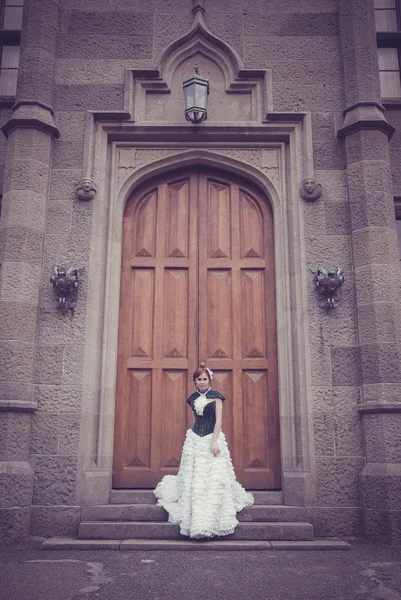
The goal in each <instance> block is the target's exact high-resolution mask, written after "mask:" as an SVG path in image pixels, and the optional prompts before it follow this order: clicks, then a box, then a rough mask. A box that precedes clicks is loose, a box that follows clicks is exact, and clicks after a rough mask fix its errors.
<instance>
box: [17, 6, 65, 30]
mask: <svg viewBox="0 0 401 600" xmlns="http://www.w3.org/2000/svg"><path fill="white" fill-rule="evenodd" d="M57 16H58V5H57V3H56V2H53V0H40V2H39V3H37V4H36V3H35V2H32V3H29V4H28V6H27V8H26V9H25V10H24V15H23V21H22V25H23V26H24V25H25V24H26V23H39V24H48V25H51V26H53V27H57Z"/></svg>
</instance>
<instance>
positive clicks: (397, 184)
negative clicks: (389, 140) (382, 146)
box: [390, 148, 401, 196]
mask: <svg viewBox="0 0 401 600" xmlns="http://www.w3.org/2000/svg"><path fill="white" fill-rule="evenodd" d="M390 162H391V174H392V181H393V188H394V195H395V196H401V175H400V169H399V165H400V162H401V148H390Z"/></svg>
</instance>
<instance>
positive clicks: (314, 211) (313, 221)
mask: <svg viewBox="0 0 401 600" xmlns="http://www.w3.org/2000/svg"><path fill="white" fill-rule="evenodd" d="M303 216H304V231H305V233H306V234H307V235H310V236H313V235H314V234H315V233H316V231H324V228H325V219H324V217H325V214H324V205H323V202H322V201H321V200H320V199H319V200H317V201H316V202H308V203H306V202H305V203H304V205H303Z"/></svg>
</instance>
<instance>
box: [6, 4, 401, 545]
mask: <svg viewBox="0 0 401 600" xmlns="http://www.w3.org/2000/svg"><path fill="white" fill-rule="evenodd" d="M351 4H352V5H354V4H355V6H356V5H357V4H358V3H357V2H356V1H355V2H354V0H352V2H350V5H351ZM341 7H343V8H341ZM205 8H206V13H205V15H204V18H205V23H206V25H207V26H208V27H209V29H210V31H211V32H212V33H213V34H214V35H216V36H219V37H221V38H222V39H223V40H225V41H226V42H228V43H229V44H231V45H232V47H233V48H234V50H235V51H236V52H237V53H238V55H239V56H240V57H241V59H242V60H243V63H244V65H245V68H246V69H271V70H272V82H273V110H274V112H285V113H292V112H296V113H302V112H310V113H311V122H312V143H313V164H314V170H315V177H316V179H317V181H318V182H320V183H321V184H322V186H323V194H322V196H321V198H320V199H319V200H317V201H316V202H314V203H309V204H308V203H305V204H304V209H303V214H304V222H305V229H304V240H303V244H304V247H305V261H304V268H305V278H306V280H307V285H308V287H309V289H310V294H309V298H308V307H307V314H308V319H309V324H310V328H309V342H310V348H311V356H310V374H309V376H310V381H311V389H310V400H311V404H312V406H313V421H314V447H315V456H314V457H313V461H312V470H313V471H315V474H316V505H315V506H311V510H312V514H313V516H314V518H315V520H316V526H317V528H316V531H317V534H318V535H342V536H359V535H362V534H363V532H364V529H363V520H362V515H363V513H362V498H361V485H360V473H361V469H362V467H363V465H364V463H365V461H366V453H365V442H364V436H363V432H362V419H361V416H360V414H359V413H358V410H357V409H358V406H359V405H360V403H361V387H360V386H361V385H362V384H364V383H366V382H368V381H367V379H366V377H365V379H364V378H363V377H364V375H363V373H364V372H365V373H366V369H367V368H368V367H366V364H368V363H367V362H366V360H365V363H364V362H363V360H362V359H361V352H360V345H361V343H362V342H366V340H367V338H366V336H368V335H369V320H367V318H366V317H364V311H365V312H366V311H367V314H371V313H370V312H369V311H370V308H369V306H364V305H363V303H361V302H359V305H358V302H357V293H358V289H357V287H358V286H357V282H356V281H355V264H354V257H355V252H356V249H357V245H358V244H359V246H358V247H359V248H361V250H360V253H361V255H364V252H365V248H366V252H368V251H369V252H371V253H373V254H374V253H375V252H379V250H377V247H376V246H374V244H373V242H372V244H373V245H371V246H369V244H368V243H367V242H366V244H365V243H364V240H363V239H362V238H361V239H360V241H358V240H357V239H356V237H355V236H357V235H358V234H356V233H355V232H356V230H357V229H358V226H356V225H355V223H356V219H357V217H356V216H355V215H356V214H357V209H356V208H355V206H356V203H355V201H354V202H353V198H355V197H356V196H355V195H357V192H356V191H355V187H354V188H350V187H349V183H348V184H347V176H348V182H349V180H350V169H351V171H352V169H354V167H350V165H351V164H354V165H355V163H357V162H358V156H356V154H355V153H357V152H358V151H357V150H355V148H356V149H357V148H358V147H361V146H363V147H364V148H365V150H364V152H366V153H367V156H368V160H371V159H373V160H375V157H374V156H373V157H372V155H371V154H369V148H373V147H374V146H375V145H376V144H377V143H379V142H380V144H382V146H380V144H379V146H380V147H381V148H382V147H383V146H385V145H386V143H387V142H386V138H385V136H384V135H383V133H380V134H379V136H378V135H377V132H374V131H373V132H369V134H372V135H370V138H369V136H368V137H366V136H365V137H364V138H363V139H357V140H356V141H355V142H354V143H353V144H352V143H350V142H349V141H348V142H347V143H348V146H347V147H346V142H345V141H344V139H339V138H338V137H337V134H338V132H339V130H340V129H341V128H342V127H343V111H344V109H345V108H346V107H347V106H350V105H352V104H354V103H355V102H358V101H359V100H361V99H363V100H366V99H368V100H372V101H376V100H377V99H378V98H377V94H378V92H377V86H378V75H377V69H376V71H375V70H374V66H372V65H373V62H372V61H373V58H372V57H373V54H375V52H376V51H375V38H374V29H372V23H373V21H372V17H373V5H372V3H371V2H370V0H369V2H366V3H365V4H364V8H363V10H362V13H361V14H363V15H365V16H366V18H364V19H361V23H360V24H359V26H360V28H361V30H362V29H363V31H364V32H365V33H364V38H363V39H364V42H363V44H366V46H367V47H366V48H365V47H363V44H362V45H361V44H360V43H359V41H358V40H359V39H360V37H359V35H360V34H359V30H358V26H357V22H356V21H355V20H354V21H353V20H352V18H348V17H347V16H344V2H337V0H288V1H286V2H283V1H282V0H251V1H249V0H206V2H205ZM191 9H192V6H191V2H190V0H148V1H147V2H143V1H142V0H63V1H61V0H60V2H58V1H56V0H54V1H51V0H46V1H45V2H40V1H39V0H26V5H25V9H24V10H25V13H24V14H25V18H24V28H23V31H22V43H21V50H22V58H21V68H20V75H19V94H18V98H17V100H18V99H20V100H27V99H28V100H35V101H40V102H41V103H42V104H43V105H46V106H47V105H49V106H50V107H51V109H52V110H53V111H54V116H53V117H52V119H53V120H52V124H53V126H54V127H55V129H56V130H57V131H58V134H59V135H58V137H57V135H54V136H52V138H53V139H52V140H51V160H50V161H49V165H48V166H49V175H48V183H47V184H46V188H45V189H44V190H43V193H44V195H45V198H44V199H43V201H42V202H41V209H42V210H43V215H44V221H43V227H42V230H41V236H42V237H41V244H43V245H42V246H41V249H40V252H39V254H38V256H37V265H38V267H39V276H40V282H39V283H38V284H37V288H35V289H34V290H33V291H32V294H31V296H32V297H35V295H36V296H37V308H36V309H35V313H34V316H33V318H34V319H37V321H35V326H34V328H33V330H32V335H31V338H30V340H29V343H31V344H34V345H35V352H34V357H35V358H34V360H33V359H32V360H33V365H32V366H31V371H32V378H31V380H30V381H29V384H30V385H31V384H33V387H32V390H31V388H29V390H30V391H29V394H28V395H29V398H28V400H29V401H31V402H32V403H33V405H34V406H35V407H36V406H37V408H35V411H34V414H33V415H32V417H31V416H29V417H28V416H26V417H24V419H25V420H28V418H29V420H30V421H31V422H30V423H29V428H30V431H31V433H30V445H29V456H30V459H29V464H30V465H31V467H32V469H33V472H34V483H33V495H32V505H33V506H32V519H31V533H32V534H33V535H43V536H49V535H57V534H71V533H75V532H76V530H77V526H78V522H79V515H80V507H79V501H78V499H77V477H78V478H79V476H80V472H81V470H82V469H83V468H84V466H86V467H89V466H90V465H91V461H92V462H94V461H95V456H96V447H95V446H93V447H90V448H85V453H84V455H83V453H82V452H83V451H82V448H83V447H84V446H85V430H86V427H91V426H92V425H93V423H94V422H95V421H96V420H97V419H98V408H97V407H98V404H97V402H96V397H97V395H98V394H99V380H98V379H97V380H96V381H95V380H93V379H92V378H91V379H90V380H88V378H87V377H85V372H84V350H85V343H92V341H90V342H88V341H87V339H86V328H87V322H88V311H87V308H88V284H87V282H88V278H89V276H90V273H89V270H90V264H89V257H90V246H91V240H92V239H93V236H96V235H99V232H98V231H96V229H95V225H94V222H93V220H92V213H93V203H91V202H80V201H78V200H77V199H76V197H75V186H76V185H77V183H78V182H79V180H80V179H81V177H82V175H84V174H89V175H90V173H88V172H87V169H88V165H86V164H85V156H86V155H85V147H86V144H87V143H88V140H87V139H86V138H85V131H87V130H86V129H85V123H86V119H87V111H122V110H124V108H125V104H124V94H125V93H126V88H125V80H124V70H125V69H126V68H135V69H141V68H142V69H150V68H154V67H155V65H157V60H158V57H159V56H160V55H161V53H162V52H163V50H164V49H165V48H166V47H167V45H168V44H170V43H172V42H173V41H174V40H176V39H177V38H178V37H180V36H182V35H183V34H184V33H185V32H186V31H187V30H188V29H189V28H190V26H191V24H192V22H193V14H192V12H191ZM355 10H356V9H355ZM341 11H342V12H341ZM50 17H51V18H50ZM366 31H367V32H368V33H369V35H367V36H366ZM361 39H362V38H361ZM32 40H35V43H33V42H32ZM355 40H356V41H355ZM353 41H354V44H353ZM369 60H370V62H369ZM32 65H36V66H35V70H34V71H32ZM50 73H53V76H52V77H50V75H49V74H50ZM352 74H354V75H355V77H352ZM49 77H50V79H49ZM361 78H362V79H364V81H365V86H364V89H363V91H362V92H363V93H362V92H361V90H359V89H358V85H357V84H358V82H360V81H361ZM344 82H345V84H344ZM355 82H356V83H355ZM379 100H380V99H379ZM7 111H8V112H7ZM3 113H4V114H3ZM10 114H11V113H10V111H9V109H4V110H3V111H2V114H1V115H0V118H1V121H2V124H4V123H5V122H6V121H8V120H9V118H10ZM386 116H388V121H389V122H391V123H392V124H393V125H394V127H396V133H395V134H394V136H393V138H392V140H391V148H390V156H391V161H392V165H393V182H394V189H395V192H394V193H395V194H397V195H401V179H400V177H401V176H400V170H399V168H397V165H399V162H400V161H399V157H400V152H401V150H400V133H399V130H400V127H401V122H400V118H399V113H398V112H397V111H388V113H386ZM18 131H21V130H18ZM33 131H34V132H35V134H34V135H36V136H37V137H38V138H39V137H41V136H42V138H43V140H39V139H38V142H39V143H40V144H41V145H42V146H43V147H44V146H46V144H47V143H49V142H48V141H45V138H44V136H46V135H47V134H45V133H42V132H37V131H36V130H33ZM39 134H40V135H39ZM10 135H11V134H10ZM18 135H19V134H18ZM379 138H380V140H379ZM46 139H47V138H46ZM9 143H11V139H9ZM21 143H22V142H21ZM24 143H25V142H24ZM32 144H33V142H32ZM26 145H27V146H26V147H29V148H30V149H31V151H32V148H33V146H32V145H31V146H29V144H28V142H26ZM42 146H41V147H42ZM2 147H5V143H4V140H3V142H2V144H1V145H0V175H1V164H4V163H5V158H4V160H2V157H3V153H2V151H1V148H2ZM21 147H22V146H21ZM11 151H12V150H11ZM359 158H361V157H359ZM363 159H364V156H362V160H363ZM10 165H11V166H12V163H10ZM355 168H357V167H355ZM347 169H348V173H347ZM354 170H355V169H354ZM356 177H357V175H356ZM365 183H366V186H365V188H364V187H362V191H361V194H364V193H365V191H366V187H369V185H370V183H369V181H366V182H364V184H365ZM389 193H390V192H389ZM35 198H36V200H37V196H35ZM35 198H33V200H35ZM33 200H32V201H33ZM350 200H351V207H352V206H353V207H354V209H353V210H354V212H353V215H351V211H350ZM27 206H28V208H27V210H29V203H27ZM389 207H390V204H389V201H388V197H387V198H386V199H385V210H386V215H387V217H388V222H387V223H386V224H382V225H381V226H383V227H386V232H385V235H387V236H389V241H388V244H387V247H386V248H385V249H384V250H383V252H385V253H386V257H388V256H391V257H392V258H391V261H393V258H394V257H393V254H394V248H395V238H394V236H392V234H391V232H390V231H389V230H390V229H391V228H392V230H394V224H392V223H391V218H390V215H391V210H390V208H389ZM7 210H8V209H7ZM6 215H7V219H8V213H6ZM372 218H374V217H372ZM392 218H393V217H392ZM2 224H4V225H5V226H7V221H6V219H2ZM96 226H97V225H96ZM359 229H361V227H360V228H359ZM103 233H104V232H103ZM379 233H380V232H379ZM379 233H378V234H377V235H379ZM362 235H363V234H362ZM390 238H391V239H390ZM368 246H369V248H370V249H369V248H368ZM42 248H43V251H42ZM391 261H390V262H391ZM375 262H377V260H376V259H374V257H373V259H372V261H371V262H370V263H366V261H364V260H362V261H361V262H360V264H359V265H358V266H360V267H361V269H362V267H365V266H366V265H365V263H366V264H373V263H375ZM393 262H394V261H393ZM35 264H36V263H35ZM391 264H392V263H391ZM55 265H64V266H75V267H84V268H85V274H84V277H83V284H82V287H81V289H80V293H79V302H78V306H77V309H76V311H75V315H74V316H73V317H70V316H64V315H62V314H60V311H58V309H57V308H56V305H55V300H54V296H53V292H52V290H51V286H50V284H49V277H50V274H51V271H52V268H53V267H54V266H55ZM333 265H335V266H337V265H338V266H341V267H343V268H344V271H345V281H346V282H345V286H344V294H343V300H342V301H341V303H340V306H339V307H338V308H337V309H336V310H335V311H334V312H332V313H329V314H326V313H325V312H324V311H322V310H321V309H320V308H318V306H317V303H316V298H315V295H314V291H313V285H312V279H311V274H310V272H309V269H310V268H312V267H317V266H323V267H328V266H333ZM360 272H362V271H361V270H360ZM35 285H36V284H35ZM361 285H363V282H362V283H361ZM362 293H363V290H362V289H359V294H360V295H361V294H362ZM1 298H2V296H0V299H1ZM6 308H7V307H6ZM381 309H383V310H384V308H383V305H382V304H380V306H378V307H377V311H378V312H377V318H378V323H383V322H384V323H386V324H387V326H388V328H389V332H388V333H389V335H390V334H392V333H393V332H394V331H396V334H395V335H396V339H395V340H394V341H395V343H398V340H399V337H398V323H399V318H400V317H399V311H397V309H396V308H395V307H394V306H392V307H390V308H389V309H388V313H386V314H384V313H382V312H380V310H381ZM0 310H1V308H0ZM4 310H6V309H4ZM358 319H359V321H358ZM2 320H3V337H2V339H3V340H5V341H6V342H7V343H8V341H9V340H12V339H14V338H13V335H14V334H13V331H11V330H9V324H8V325H7V324H6V323H4V321H5V319H4V318H3V317H2ZM4 325H5V326H4ZM16 327H17V326H16ZM394 328H395V329H394ZM11 329H13V327H11ZM378 329H379V326H378ZM101 335H102V332H101V331H99V332H98V336H99V339H100V337H101ZM378 335H379V333H378ZM21 336H22V334H21ZM22 338H23V336H22V337H21V339H22ZM98 341H99V340H94V341H93V345H94V346H96V344H97V343H98ZM365 346H366V348H367V347H368V346H369V347H370V344H369V343H367V342H366V343H365ZM361 361H362V362H361ZM31 362H32V361H31ZM364 364H365V367H364ZM364 369H365V371H364ZM3 371H4V368H3ZM0 372H1V368H0ZM99 376H100V375H99ZM10 377H11V376H10ZM8 380H9V375H8V374H7V373H6V374H5V381H8ZM381 382H384V383H387V382H388V379H386V375H385V374H384V375H383V376H382V377H379V378H378V379H377V381H376V380H375V381H374V384H377V383H381ZM398 382H400V383H401V374H398V372H397V374H396V379H395V380H394V377H393V379H392V380H391V382H390V383H391V384H394V383H398ZM368 383H369V382H368ZM369 389H370V391H371V388H369ZM367 393H368V391H366V390H365V395H366V394H367ZM375 398H376V396H375ZM6 399H9V398H8V397H7V398H6ZM19 399H21V398H19ZM92 399H93V400H92ZM393 417H394V415H391V418H393ZM12 418H13V417H9V419H11V421H12ZM380 418H383V416H382V415H381V416H380ZM20 420H21V419H20ZM11 421H10V422H8V421H7V424H6V426H5V427H7V428H9V427H10V426H11V425H10V423H11ZM21 422H22V420H21ZM392 423H393V421H392ZM382 425H383V424H379V425H378V426H377V427H375V428H374V431H376V432H377V431H378V430H379V429H380V427H382ZM27 427H28V426H27ZM7 430H8V429H7ZM27 435H28V433H27ZM370 439H372V438H370ZM372 443H373V442H372ZM4 456H6V454H5V455H4ZM7 456H8V454H7ZM88 457H89V458H88ZM379 458H380V457H379ZM382 458H383V457H382ZM393 458H394V457H393ZM396 458H397V457H395V458H394V460H395V459H396ZM398 458H399V457H398ZM398 458H397V460H398ZM0 460H7V459H6V458H4V459H3V458H2V456H1V455H0ZM375 460H376V459H375ZM380 460H382V459H381V458H380ZM385 460H386V457H384V458H383V461H385ZM23 504H24V503H22V504H21V506H22V505H23ZM389 506H390V508H393V505H391V503H390V505H389ZM24 510H25V509H24ZM21 514H22V513H21ZM22 529H23V528H22ZM376 529H377V528H376ZM376 529H375V531H376ZM24 531H26V527H25V530H24ZM14 537H15V536H14ZM17 537H18V536H17Z"/></svg>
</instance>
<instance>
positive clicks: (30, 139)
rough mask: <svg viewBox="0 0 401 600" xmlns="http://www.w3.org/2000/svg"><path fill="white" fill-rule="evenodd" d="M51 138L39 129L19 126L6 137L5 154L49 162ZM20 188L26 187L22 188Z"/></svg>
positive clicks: (16, 159) (23, 159) (20, 160)
mask: <svg viewBox="0 0 401 600" xmlns="http://www.w3.org/2000/svg"><path fill="white" fill-rule="evenodd" d="M51 144H52V140H51V137H50V135H49V134H47V133H45V132H44V131H40V130H39V129H31V128H28V127H25V128H22V127H19V128H17V129H15V130H14V131H13V132H12V133H11V134H10V136H9V138H8V143H7V156H8V158H9V159H12V160H13V161H18V162H22V163H23V162H24V161H25V160H27V159H28V158H32V159H33V160H34V161H35V162H36V161H37V162H41V163H43V164H44V165H47V166H48V164H49V161H50V152H51ZM22 189H26V186H25V188H22Z"/></svg>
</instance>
